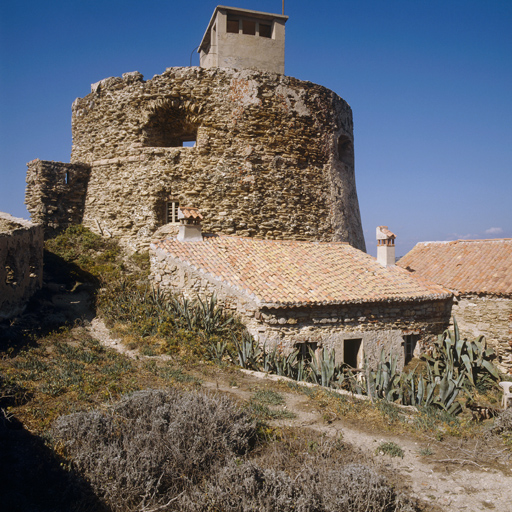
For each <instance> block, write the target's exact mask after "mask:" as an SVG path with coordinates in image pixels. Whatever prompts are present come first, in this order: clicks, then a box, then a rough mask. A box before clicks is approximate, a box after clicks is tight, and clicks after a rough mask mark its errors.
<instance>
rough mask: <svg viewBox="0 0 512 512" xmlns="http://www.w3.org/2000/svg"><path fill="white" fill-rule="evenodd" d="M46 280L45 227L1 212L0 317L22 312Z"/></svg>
mask: <svg viewBox="0 0 512 512" xmlns="http://www.w3.org/2000/svg"><path fill="white" fill-rule="evenodd" d="M42 284H43V227H42V226H41V225H36V224H32V223H31V222H29V221H27V220H24V219H19V218H16V217H12V216H11V215H9V214H7V213H2V212H0V320H5V319H9V318H12V317H14V316H16V315H18V314H20V313H21V312H22V311H23V310H24V308H25V306H26V303H27V302H28V300H29V299H30V298H31V297H32V295H33V294H34V293H35V292H36V291H37V290H39V289H40V288H41V286H42Z"/></svg>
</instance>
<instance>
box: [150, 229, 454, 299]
mask: <svg viewBox="0 0 512 512" xmlns="http://www.w3.org/2000/svg"><path fill="white" fill-rule="evenodd" d="M153 247H154V248H155V249H162V250H164V251H166V252H168V253H169V255H170V257H171V258H174V259H177V260H179V261H180V262H183V263H187V264H189V265H191V266H193V267H195V268H196V269H197V270H198V271H199V272H201V273H206V274H209V275H210V276H212V277H213V278H214V279H215V280H218V281H221V282H223V283H225V284H227V285H229V286H232V287H235V288H237V289H238V290H239V291H241V292H244V293H245V294H247V295H249V296H251V295H252V296H254V298H255V300H256V302H257V303H258V304H260V305H262V306H272V307H282V306H300V305H313V304H342V303H361V302H381V301H395V300H396V301H411V300H428V299H441V298H446V297H449V296H450V295H451V294H450V292H449V291H448V290H446V289H445V288H442V287H440V286H438V285H436V284H434V283H431V282H428V281H427V280H425V279H423V278H421V277H415V276H412V275H411V274H410V273H409V272H407V271H405V270H403V269H401V268H399V267H384V266H382V265H380V264H379V263H377V261H376V259H375V258H373V257H371V256H369V255H368V254H366V253H364V252H362V251H360V250H358V249H355V248H353V247H351V246H350V245H348V244H344V243H335V242H332V243H329V242H298V241H289V240H261V239H255V238H239V237H230V236H206V237H205V238H204V239H203V241H202V242H178V241H177V240H176V239H174V238H171V239H168V240H162V241H159V242H157V243H154V244H153Z"/></svg>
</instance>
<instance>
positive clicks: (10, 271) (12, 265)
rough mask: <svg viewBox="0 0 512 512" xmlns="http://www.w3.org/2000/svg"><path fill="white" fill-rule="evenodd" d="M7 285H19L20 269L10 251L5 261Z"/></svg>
mask: <svg viewBox="0 0 512 512" xmlns="http://www.w3.org/2000/svg"><path fill="white" fill-rule="evenodd" d="M4 268H5V284H7V285H10V286H13V287H14V286H16V285H17V284H18V277H19V276H18V267H17V265H16V258H15V257H14V254H13V253H12V252H11V251H9V253H8V254H7V258H6V260H5V265H4Z"/></svg>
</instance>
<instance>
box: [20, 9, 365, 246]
mask: <svg viewBox="0 0 512 512" xmlns="http://www.w3.org/2000/svg"><path fill="white" fill-rule="evenodd" d="M230 13H231V14H230ZM230 16H231V17H235V18H236V20H237V23H238V28H239V32H238V33H235V32H234V31H235V24H236V23H235V21H236V20H235V19H233V18H231V19H230ZM268 16H270V17H273V18H271V19H269V18H268ZM223 19H224V21H222V20H223ZM212 20H213V21H211V22H210V25H209V28H208V30H207V34H208V33H209V34H210V36H209V37H210V39H209V40H208V41H209V43H208V44H210V46H211V45H212V41H213V39H212V35H211V34H212V30H213V28H215V27H216V30H217V50H216V51H217V57H216V58H219V55H221V54H222V55H227V54H223V53H222V52H221V46H222V45H221V43H219V41H220V39H222V34H221V33H220V32H221V31H222V30H224V29H223V28H222V27H224V25H223V24H225V27H226V34H224V35H226V36H231V35H233V36H235V37H241V38H243V37H248V38H259V40H260V43H262V44H266V43H267V41H266V40H267V39H270V42H275V41H277V43H278V46H279V45H281V46H282V51H283V54H282V57H283V60H282V62H281V60H280V59H281V57H279V58H276V59H275V63H277V64H279V66H280V67H279V69H280V70H281V68H282V69H284V22H285V21H286V16H284V17H283V16H279V15H267V14H265V13H255V12H254V11H244V10H240V9H236V10H233V9H228V8H222V7H218V8H217V9H216V10H215V12H214V16H213V17H212ZM246 21H250V22H251V23H254V25H251V27H254V30H255V34H254V35H253V34H244V30H248V29H247V26H246V25H244V23H245V22H246ZM229 22H231V23H232V26H233V28H232V30H233V32H229V31H228V29H227V27H228V23H229ZM244 26H245V27H246V28H245V29H244ZM265 27H267V28H265ZM268 27H270V34H271V36H272V37H271V38H267V37H266V35H265V31H266V30H268ZM281 29H282V33H281V32H280V31H281ZM219 31H220V32H219ZM251 31H252V29H251ZM279 34H281V35H282V41H281V42H279V40H278V39H279V38H280V37H281V36H280V35H279ZM278 36H279V37H278ZM205 41H207V36H206V35H205V38H203V44H205ZM208 44H207V45H206V46H204V47H202V49H201V51H202V52H203V53H204V60H202V62H203V63H205V64H204V67H189V68H168V69H167V70H166V71H165V72H164V73H163V74H161V75H156V76H155V77H153V78H152V79H151V80H147V81H145V80H144V79H143V76H142V75H141V74H140V73H138V72H132V73H125V74H124V75H123V76H122V77H111V78H107V79H105V80H102V81H100V82H98V83H96V84H93V85H92V86H91V93H90V94H89V95H87V96H86V97H85V98H77V99H76V100H75V102H74V103H73V107H72V132H73V149H72V154H71V164H61V163H58V162H43V161H41V160H35V161H32V162H31V163H29V169H28V173H27V183H28V185H27V193H26V203H27V205H28V209H29V211H30V212H31V215H32V218H33V219H34V220H37V221H39V222H42V223H43V224H45V225H46V226H47V228H48V227H49V228H52V229H60V228H62V227H65V226H66V225H68V224H70V223H72V222H80V221H82V222H83V223H84V224H85V225H87V226H88V227H90V228H91V229H92V230H93V231H96V232H98V233H100V234H102V235H105V236H112V237H116V238H119V239H120V241H121V242H122V243H123V244H125V245H127V246H129V247H131V248H133V249H138V248H141V247H145V246H147V245H148V244H149V242H150V241H151V239H152V237H153V236H154V234H155V232H156V231H157V230H158V229H159V228H160V227H162V226H164V225H166V226H170V227H171V229H170V231H171V232H172V228H173V227H174V228H176V229H175V231H176V233H177V229H178V228H177V227H178V225H179V220H178V207H179V206H193V207H196V208H198V209H199V211H200V212H201V214H202V215H203V216H204V219H203V231H204V232H211V233H224V234H233V235H238V236H249V237H262V238H273V239H290V240H311V241H345V242H348V243H350V244H351V245H353V246H354V247H357V248H359V249H362V250H365V243H364V238H363V232H362V227H361V219H360V214H359V205H358V200H357V193H356V184H355V176H354V145H353V122H352V111H351V109H350V106H349V105H348V104H347V103H346V102H345V101H344V100H342V99H341V98H340V97H339V96H338V95H337V94H335V93H334V92H332V91H330V90H328V89H326V88H325V87H322V86H319V85H315V84H312V83H311V82H303V81H300V80H297V79H295V78H291V77H286V76H284V75H283V74H282V72H270V71H266V70H262V69H247V67H258V66H259V64H257V65H254V66H251V65H250V64H251V60H250V55H249V56H247V55H244V58H243V59H241V60H240V61H237V63H234V64H233V65H236V66H240V67H241V68H243V69H234V68H232V67H217V65H218V66H220V65H221V63H220V61H219V62H217V65H216V64H215V61H214V60H213V53H212V50H211V48H210V52H208V51H207V46H208ZM222 44H224V43H222ZM228 46H229V45H228ZM226 58H227V57H226ZM247 59H249V60H247ZM270 61H272V59H270ZM270 61H269V62H270ZM206 63H207V64H206ZM224 64H225V62H224ZM224 64H223V65H224ZM252 64H254V62H252ZM273 65H274V64H272V66H273ZM168 231H169V230H168Z"/></svg>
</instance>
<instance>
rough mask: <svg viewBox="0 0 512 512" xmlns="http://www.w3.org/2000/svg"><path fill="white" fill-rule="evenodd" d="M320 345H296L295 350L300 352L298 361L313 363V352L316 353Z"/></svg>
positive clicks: (307, 343)
mask: <svg viewBox="0 0 512 512" xmlns="http://www.w3.org/2000/svg"><path fill="white" fill-rule="evenodd" d="M317 348H318V345H317V344H316V343H309V342H306V343H296V344H295V350H298V351H299V353H298V354H297V359H298V360H299V361H304V362H305V363H310V362H311V352H313V353H314V352H316V349H317Z"/></svg>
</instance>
